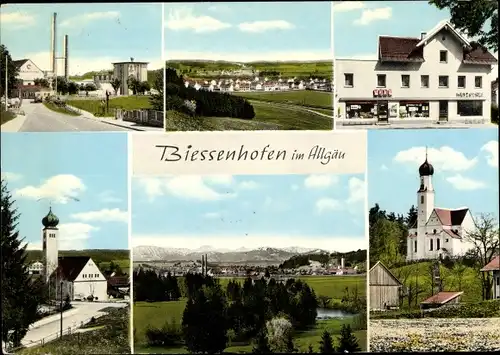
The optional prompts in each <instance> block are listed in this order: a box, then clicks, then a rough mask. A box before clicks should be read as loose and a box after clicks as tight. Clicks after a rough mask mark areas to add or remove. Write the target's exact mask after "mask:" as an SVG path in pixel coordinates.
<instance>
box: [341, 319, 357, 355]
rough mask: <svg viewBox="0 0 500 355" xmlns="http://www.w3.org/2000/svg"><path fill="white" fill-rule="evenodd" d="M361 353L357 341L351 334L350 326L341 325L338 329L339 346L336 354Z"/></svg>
mask: <svg viewBox="0 0 500 355" xmlns="http://www.w3.org/2000/svg"><path fill="white" fill-rule="evenodd" d="M357 351H361V348H360V346H359V343H358V339H357V338H356V336H355V335H354V334H353V333H352V329H351V326H350V325H349V324H342V328H341V329H340V337H339V346H338V347H337V352H339V353H345V352H348V353H354V352H357Z"/></svg>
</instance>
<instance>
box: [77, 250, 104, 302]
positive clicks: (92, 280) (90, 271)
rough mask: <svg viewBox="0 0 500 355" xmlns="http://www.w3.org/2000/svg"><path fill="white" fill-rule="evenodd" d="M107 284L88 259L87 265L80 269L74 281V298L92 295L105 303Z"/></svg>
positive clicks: (92, 262) (96, 267)
mask: <svg viewBox="0 0 500 355" xmlns="http://www.w3.org/2000/svg"><path fill="white" fill-rule="evenodd" d="M107 287H108V283H107V280H106V278H105V277H104V275H103V274H102V272H101V270H99V267H98V266H97V265H96V264H95V263H94V261H93V260H92V259H89V261H88V262H87V265H85V267H84V268H83V269H82V271H81V272H80V274H79V275H78V276H77V278H76V279H75V281H74V295H75V298H77V297H80V296H83V297H87V296H90V295H92V294H93V295H94V297H97V298H98V300H99V301H105V300H107V299H108V296H107V293H108V292H107Z"/></svg>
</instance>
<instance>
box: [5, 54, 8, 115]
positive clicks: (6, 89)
mask: <svg viewBox="0 0 500 355" xmlns="http://www.w3.org/2000/svg"><path fill="white" fill-rule="evenodd" d="M8 92H9V57H8V56H7V54H6V55H5V109H6V110H7V107H8V106H9V105H8V103H7V102H8V97H9V94H8Z"/></svg>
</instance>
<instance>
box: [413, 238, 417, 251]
mask: <svg viewBox="0 0 500 355" xmlns="http://www.w3.org/2000/svg"><path fill="white" fill-rule="evenodd" d="M413 251H414V252H415V253H416V252H417V241H416V240H415V241H414V242H413Z"/></svg>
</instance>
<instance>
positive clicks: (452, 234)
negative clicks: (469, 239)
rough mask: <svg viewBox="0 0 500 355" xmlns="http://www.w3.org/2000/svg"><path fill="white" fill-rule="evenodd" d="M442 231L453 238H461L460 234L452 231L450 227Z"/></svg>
mask: <svg viewBox="0 0 500 355" xmlns="http://www.w3.org/2000/svg"><path fill="white" fill-rule="evenodd" d="M443 232H445V233H446V234H448V235H449V236H450V237H452V238H455V239H462V236H460V235H459V234H458V233H456V232H455V231H452V230H451V229H443Z"/></svg>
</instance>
